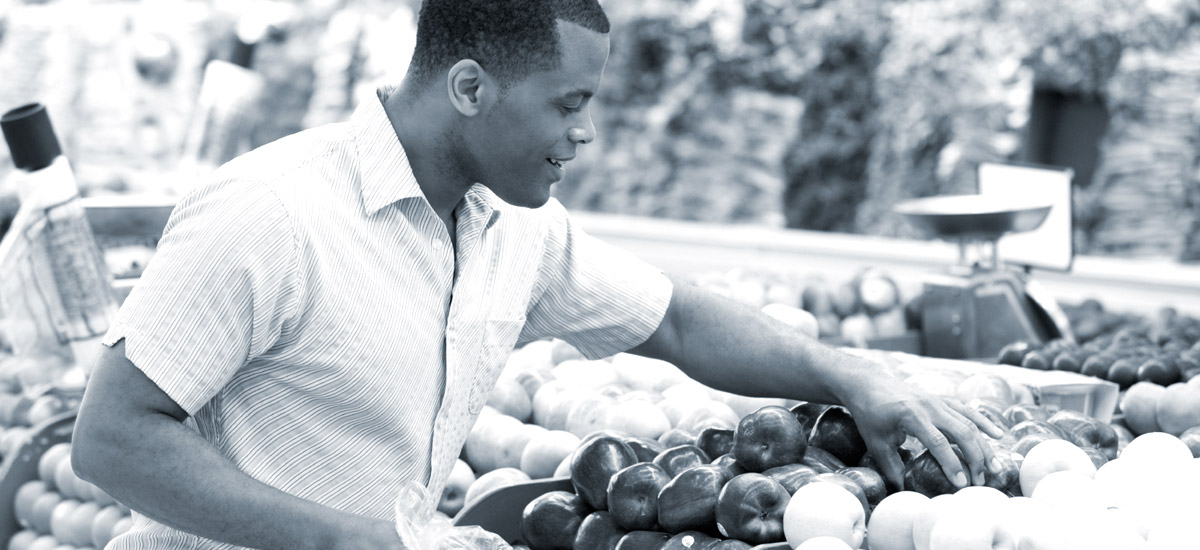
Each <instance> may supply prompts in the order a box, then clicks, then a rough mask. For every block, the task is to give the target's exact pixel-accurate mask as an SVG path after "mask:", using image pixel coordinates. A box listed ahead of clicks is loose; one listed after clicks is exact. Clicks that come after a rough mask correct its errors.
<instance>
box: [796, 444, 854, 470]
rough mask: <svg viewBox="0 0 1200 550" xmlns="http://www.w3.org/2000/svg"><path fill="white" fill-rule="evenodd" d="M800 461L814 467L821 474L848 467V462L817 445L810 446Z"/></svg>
mask: <svg viewBox="0 0 1200 550" xmlns="http://www.w3.org/2000/svg"><path fill="white" fill-rule="evenodd" d="M800 462H801V463H802V464H804V465H805V466H808V467H809V468H812V469H814V470H816V471H817V473H820V474H826V473H829V472H836V471H838V470H841V469H842V468H845V467H846V463H845V462H842V461H841V459H839V458H838V457H836V456H833V454H832V453H830V452H829V451H826V450H825V449H822V448H820V447H816V446H809V447H808V448H807V449H805V451H804V458H802V459H800Z"/></svg>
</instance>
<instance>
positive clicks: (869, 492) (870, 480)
mask: <svg viewBox="0 0 1200 550" xmlns="http://www.w3.org/2000/svg"><path fill="white" fill-rule="evenodd" d="M837 473H838V474H841V475H843V476H846V477H847V478H849V479H850V480H851V481H853V482H854V483H856V484H858V486H859V487H861V488H862V490H863V493H864V494H865V496H866V499H867V504H868V505H870V506H871V507H874V506H875V505H877V504H879V502H880V501H881V500H883V498H884V497H886V496H887V494H888V491H887V483H886V482H885V481H884V480H883V475H882V474H880V473H879V472H878V471H877V470H874V469H871V468H864V467H861V466H853V467H846V468H842V469H841V470H838V471H837Z"/></svg>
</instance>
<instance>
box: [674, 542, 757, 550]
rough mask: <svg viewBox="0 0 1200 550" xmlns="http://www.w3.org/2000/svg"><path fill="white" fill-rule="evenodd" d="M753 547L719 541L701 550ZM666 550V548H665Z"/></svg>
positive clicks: (740, 543)
mask: <svg viewBox="0 0 1200 550" xmlns="http://www.w3.org/2000/svg"><path fill="white" fill-rule="evenodd" d="M751 548H752V547H751V546H750V545H749V544H747V543H745V542H742V541H740V540H737V539H725V540H718V541H717V542H715V543H713V545H712V546H709V547H707V548H701V549H700V550H751ZM663 550H666V547H663Z"/></svg>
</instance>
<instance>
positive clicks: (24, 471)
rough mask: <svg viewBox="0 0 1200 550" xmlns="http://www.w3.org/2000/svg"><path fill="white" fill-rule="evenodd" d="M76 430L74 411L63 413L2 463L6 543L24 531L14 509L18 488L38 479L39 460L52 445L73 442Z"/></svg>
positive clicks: (0, 513)
mask: <svg viewBox="0 0 1200 550" xmlns="http://www.w3.org/2000/svg"><path fill="white" fill-rule="evenodd" d="M74 429H75V412H67V413H63V414H60V415H58V416H56V417H54V418H51V419H49V420H46V421H45V422H43V423H41V424H40V425H38V426H34V428H33V430H32V431H31V433H30V436H29V439H27V440H26V441H25V442H24V443H22V444H21V447H20V450H19V451H17V453H16V454H14V455H11V456H6V457H4V463H3V464H2V465H0V541H4V542H3V543H4V544H7V541H8V540H9V539H11V538H12V536H13V535H14V534H16V533H17V531H20V530H21V526H20V525H19V524H18V523H17V517H16V514H15V513H14V511H13V500H14V499H15V498H16V494H17V490H18V489H20V488H21V486H22V485H24V484H25V482H27V481H32V480H35V479H37V478H38V460H40V459H41V458H42V454H43V453H45V452H46V449H49V448H50V447H53V446H55V445H57V444H59V443H66V442H69V441H71V431H72V430H74Z"/></svg>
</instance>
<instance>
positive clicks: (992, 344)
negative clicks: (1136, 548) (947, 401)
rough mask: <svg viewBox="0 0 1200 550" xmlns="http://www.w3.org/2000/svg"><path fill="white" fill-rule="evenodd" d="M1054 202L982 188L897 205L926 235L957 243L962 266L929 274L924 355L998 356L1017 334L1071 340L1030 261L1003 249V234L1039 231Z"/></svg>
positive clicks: (923, 311)
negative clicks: (1012, 260)
mask: <svg viewBox="0 0 1200 550" xmlns="http://www.w3.org/2000/svg"><path fill="white" fill-rule="evenodd" d="M1052 206H1053V203H1052V202H1051V201H1049V200H1045V201H1042V202H1037V201H1036V200H1023V199H1020V198H1016V197H1014V196H1011V195H1009V196H1004V195H986V194H979V195H944V196H936V197H929V198H923V199H913V200H909V201H905V202H902V203H900V204H897V205H896V206H895V207H894V211H895V212H897V213H899V214H902V215H904V216H905V217H906V218H907V219H908V220H909V221H910V222H911V223H912V224H913V225H914V226H915V227H917V228H918V229H921V230H923V231H924V232H925V233H926V234H927V235H928V236H929V237H931V238H937V239H941V240H945V241H950V242H955V243H957V244H958V263H957V265H953V266H951V267H950V268H948V269H946V270H944V271H941V272H937V273H933V274H930V275H929V276H927V278H926V280H925V282H924V293H923V294H922V295H921V297H920V298H919V300H920V301H919V304H920V306H921V315H920V317H921V339H922V348H923V352H922V353H923V354H924V355H926V356H929V357H945V358H953V359H985V360H993V361H994V360H995V359H996V357H997V356H998V355H999V353H1000V349H1001V348H1003V347H1004V346H1005V345H1008V344H1010V343H1012V342H1016V341H1018V340H1024V341H1028V342H1046V341H1048V340H1051V339H1055V338H1068V339H1073V337H1072V335H1071V329H1070V325H1069V322H1068V320H1067V316H1066V314H1064V313H1063V311H1062V309H1061V308H1060V307H1059V306H1058V304H1057V303H1056V302H1055V301H1054V299H1053V298H1052V297H1051V296H1050V295H1049V294H1048V293H1047V292H1046V291H1045V290H1044V289H1043V287H1041V286H1040V285H1038V284H1036V283H1035V282H1034V281H1032V280H1031V279H1030V272H1029V268H1028V266H1023V267H1016V266H1006V265H1005V264H1004V263H1003V262H1002V261H1001V259H1000V253H999V241H1000V238H1001V237H1003V236H1005V235H1008V234H1014V233H1026V232H1030V231H1033V230H1035V229H1037V228H1038V227H1039V226H1041V225H1042V224H1043V222H1045V221H1046V218H1047V216H1048V215H1049V214H1050V211H1051V207H1052ZM1067 207H1068V208H1069V203H1068V205H1067ZM1067 238H1069V235H1068V236H1067Z"/></svg>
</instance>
